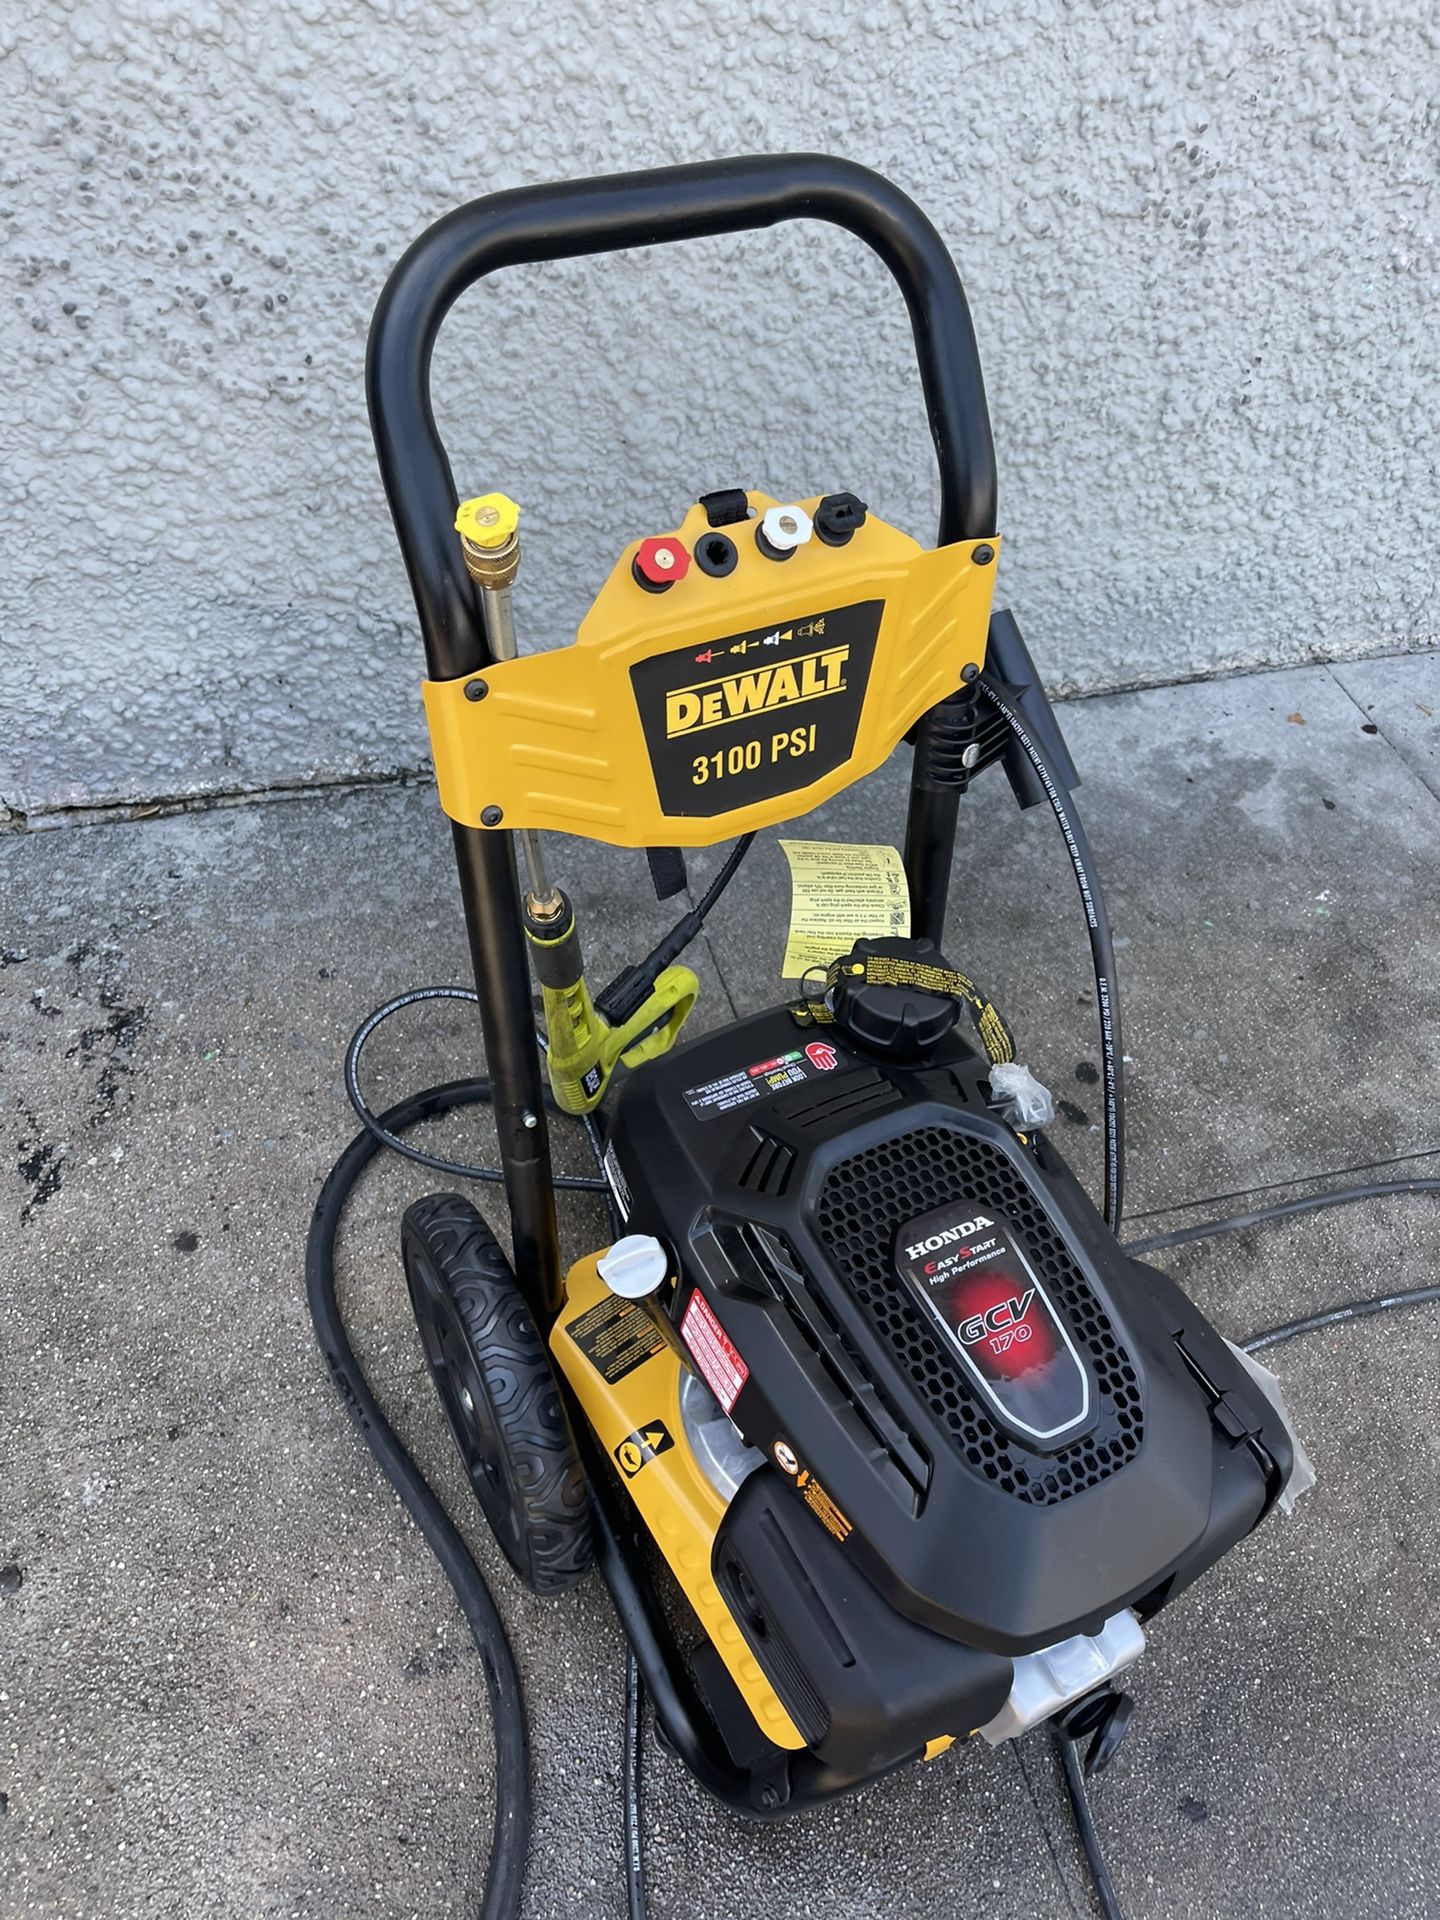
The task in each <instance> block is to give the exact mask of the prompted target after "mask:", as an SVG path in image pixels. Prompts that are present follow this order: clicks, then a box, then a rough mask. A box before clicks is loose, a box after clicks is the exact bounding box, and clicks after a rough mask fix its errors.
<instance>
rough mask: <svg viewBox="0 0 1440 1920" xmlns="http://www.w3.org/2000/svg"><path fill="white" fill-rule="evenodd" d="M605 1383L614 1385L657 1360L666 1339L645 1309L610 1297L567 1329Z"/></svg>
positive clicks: (610, 1295) (609, 1295)
mask: <svg viewBox="0 0 1440 1920" xmlns="http://www.w3.org/2000/svg"><path fill="white" fill-rule="evenodd" d="M565 1331H566V1332H567V1333H568V1334H569V1336H570V1338H571V1339H572V1340H573V1341H574V1342H575V1344H576V1346H577V1347H579V1349H580V1351H581V1352H582V1353H583V1354H584V1356H585V1358H586V1359H587V1360H588V1361H589V1362H590V1364H591V1366H592V1367H594V1369H595V1371H596V1372H597V1373H598V1374H599V1376H600V1378H601V1379H602V1380H608V1381H609V1382H610V1384H611V1385H612V1386H613V1385H614V1384H615V1382H616V1381H617V1380H623V1379H624V1378H625V1376H626V1374H627V1373H633V1372H634V1371H635V1369H636V1367H640V1366H643V1365H644V1364H645V1362H646V1361H647V1360H650V1359H653V1358H654V1356H655V1355H656V1354H657V1353H659V1352H660V1351H661V1349H662V1348H663V1347H664V1345H665V1336H664V1334H662V1333H661V1331H660V1329H659V1328H658V1327H657V1326H656V1325H655V1322H654V1321H653V1320H652V1319H651V1318H650V1316H649V1314H648V1313H646V1311H645V1309H644V1308H643V1307H640V1306H637V1305H636V1304H635V1302H634V1301H633V1300H622V1299H620V1298H619V1296H618V1295H616V1294H613V1293H612V1294H607V1295H606V1297H605V1299H603V1300H597V1301H596V1303H595V1305H594V1306H593V1307H588V1308H587V1309H586V1310H585V1312H584V1313H582V1314H581V1315H580V1316H579V1318H578V1319H575V1320H571V1321H570V1322H569V1323H568V1325H567V1326H566V1328H565Z"/></svg>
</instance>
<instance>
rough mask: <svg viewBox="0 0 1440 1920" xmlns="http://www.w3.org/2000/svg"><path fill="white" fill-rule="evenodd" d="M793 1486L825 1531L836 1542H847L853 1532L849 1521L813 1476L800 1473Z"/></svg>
mask: <svg viewBox="0 0 1440 1920" xmlns="http://www.w3.org/2000/svg"><path fill="white" fill-rule="evenodd" d="M795 1484H796V1486H797V1487H798V1488H799V1489H800V1498H801V1499H802V1500H803V1501H804V1502H805V1504H806V1506H807V1507H809V1509H810V1511H811V1512H812V1513H813V1514H814V1516H815V1518H816V1519H817V1520H818V1521H819V1522H820V1524H821V1526H822V1527H824V1529H825V1531H826V1532H827V1533H831V1534H833V1535H834V1536H835V1538H836V1539H837V1540H841V1541H844V1540H848V1539H849V1537H850V1535H851V1533H852V1532H853V1530H854V1529H853V1528H852V1526H851V1523H850V1521H849V1520H848V1519H847V1518H846V1517H845V1515H844V1514H843V1513H842V1512H841V1511H840V1509H839V1507H837V1506H836V1504H835V1502H834V1501H833V1500H832V1499H831V1498H830V1496H829V1494H828V1493H827V1492H826V1491H825V1489H824V1488H823V1487H822V1486H821V1484H820V1482H819V1481H818V1480H817V1479H816V1478H815V1476H814V1474H813V1473H804V1472H802V1473H801V1474H800V1476H799V1478H798V1479H797V1480H796V1482H795Z"/></svg>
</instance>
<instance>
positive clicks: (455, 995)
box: [345, 987, 609, 1193]
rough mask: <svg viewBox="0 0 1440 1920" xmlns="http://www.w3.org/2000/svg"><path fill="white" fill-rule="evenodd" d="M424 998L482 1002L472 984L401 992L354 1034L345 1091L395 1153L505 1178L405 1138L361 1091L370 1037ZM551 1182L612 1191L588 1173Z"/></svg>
mask: <svg viewBox="0 0 1440 1920" xmlns="http://www.w3.org/2000/svg"><path fill="white" fill-rule="evenodd" d="M422 1000H468V1001H470V1002H471V1003H472V1004H478V1002H479V995H478V994H477V993H476V992H475V991H474V989H473V988H471V987H412V988H411V989H410V991H409V992H408V993H397V994H396V995H395V997H394V998H393V999H392V1000H387V1001H386V1002H385V1004H384V1005H383V1006H381V1007H376V1009H375V1011H374V1012H373V1013H371V1014H367V1015H366V1017H365V1019H363V1020H362V1021H361V1022H360V1025H359V1026H358V1027H357V1028H356V1029H355V1031H354V1033H353V1034H352V1035H351V1037H350V1044H349V1046H348V1047H347V1048H346V1049H345V1092H346V1093H347V1095H348V1096H349V1099H350V1104H351V1106H352V1107H353V1108H354V1109H355V1111H356V1113H357V1114H358V1115H359V1117H360V1121H361V1124H362V1125H363V1126H364V1128H365V1131H366V1132H367V1133H368V1134H370V1135H371V1136H372V1137H373V1139H374V1140H375V1141H376V1142H377V1143H378V1144H379V1145H380V1146H383V1147H389V1149H390V1150H391V1152H392V1153H399V1154H403V1155H404V1157H405V1158H406V1159H407V1160H413V1161H414V1162H415V1163H416V1165H417V1166H421V1167H431V1168H433V1169H434V1171H435V1172H436V1173H448V1174H450V1175H452V1176H453V1177H454V1178H456V1179H459V1180H490V1181H500V1180H503V1179H504V1178H505V1176H504V1174H503V1173H502V1172H501V1171H500V1169H499V1167H486V1166H481V1165H480V1164H479V1163H478V1162H472V1161H469V1160H447V1159H446V1158H445V1157H444V1155H443V1154H438V1153H429V1152H427V1151H426V1149H425V1148H424V1147H416V1146H412V1145H411V1143H410V1142H409V1141H408V1140H402V1139H401V1138H400V1137H399V1135H398V1134H397V1133H396V1131H395V1129H394V1128H393V1127H387V1126H386V1125H385V1122H384V1120H383V1119H382V1118H381V1117H380V1116H379V1115H377V1114H376V1113H375V1112H374V1110H373V1109H372V1108H371V1106H370V1104H369V1102H368V1101H367V1100H366V1098H365V1095H364V1094H363V1093H362V1092H361V1091H360V1056H361V1054H362V1053H363V1052H364V1051H365V1043H366V1041H368V1040H369V1038H370V1036H371V1034H373V1033H374V1031H375V1029H376V1028H377V1027H378V1026H380V1025H381V1024H382V1023H383V1022H384V1021H386V1020H388V1019H389V1018H390V1016H391V1014H392V1013H399V1012H400V1011H401V1010H402V1008H404V1007H413V1006H416V1005H418V1004H419V1002H421V1001H422ZM546 1105H547V1106H548V1107H550V1108H551V1109H552V1111H558V1109H557V1108H556V1107H555V1103H554V1102H553V1100H549V1099H547V1101H546ZM551 1184H552V1185H553V1186H555V1187H557V1188H560V1189H562V1190H563V1191H565V1192H568V1193H607V1192H608V1191H609V1188H608V1187H607V1186H606V1184H605V1182H604V1181H603V1180H599V1179H593V1178H592V1177H591V1176H590V1175H588V1174H584V1173H552V1175H551Z"/></svg>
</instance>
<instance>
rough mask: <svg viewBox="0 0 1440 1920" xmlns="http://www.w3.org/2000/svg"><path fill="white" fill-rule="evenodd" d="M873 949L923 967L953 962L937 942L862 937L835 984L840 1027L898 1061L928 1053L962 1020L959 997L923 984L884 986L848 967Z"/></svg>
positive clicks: (861, 1044)
mask: <svg viewBox="0 0 1440 1920" xmlns="http://www.w3.org/2000/svg"><path fill="white" fill-rule="evenodd" d="M872 953H873V954H886V955H888V956H890V957H891V958H893V959H896V960H914V961H916V962H918V963H919V964H920V965H922V966H931V967H944V966H947V965H948V962H947V961H946V960H945V958H944V956H943V955H942V954H941V953H940V951H939V949H938V948H937V947H936V945H935V942H934V941H933V940H858V941H857V942H856V943H855V946H854V948H853V950H852V951H851V952H850V953H849V954H848V955H847V956H846V959H845V961H844V962H843V963H842V966H841V970H840V977H839V978H838V980H837V981H836V983H835V988H834V1014H835V1024H836V1026H837V1027H838V1028H839V1029H840V1031H841V1032H842V1033H844V1034H846V1035H848V1037H849V1038H850V1039H851V1040H854V1041H856V1042H857V1043H858V1044H859V1045H860V1046H862V1047H868V1048H869V1049H870V1050H871V1051H872V1052H874V1053H887V1054H890V1055H891V1056H892V1057H893V1058H895V1059H897V1060H913V1059H915V1058H917V1056H919V1055H920V1054H923V1053H928V1052H929V1051H930V1049H931V1048H932V1047H934V1046H937V1045H938V1044H939V1042H940V1041H941V1040H943V1039H944V1038H945V1036H946V1034H947V1033H949V1031H950V1029H951V1028H952V1027H953V1026H954V1024H955V1022H956V1021H957V1020H958V1019H959V1017H960V1003H959V1001H958V1000H956V999H955V998H954V997H953V996H952V995H951V994H948V993H928V992H926V990H925V989H924V988H923V987H892V986H881V985H879V984H878V983H877V982H875V981H873V980H867V979H866V978H865V976H864V974H863V973H855V974H851V973H849V972H848V971H847V969H848V968H849V967H852V966H860V965H861V964H862V963H863V962H864V960H865V957H866V955H867V954H872Z"/></svg>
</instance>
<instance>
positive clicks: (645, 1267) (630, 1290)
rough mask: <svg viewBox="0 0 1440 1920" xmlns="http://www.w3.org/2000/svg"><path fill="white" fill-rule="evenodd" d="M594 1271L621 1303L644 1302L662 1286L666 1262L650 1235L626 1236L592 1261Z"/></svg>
mask: <svg viewBox="0 0 1440 1920" xmlns="http://www.w3.org/2000/svg"><path fill="white" fill-rule="evenodd" d="M595 1267H596V1271H597V1272H598V1273H599V1275H600V1278H601V1279H602V1280H603V1281H604V1282H605V1284H606V1286H607V1287H609V1289H610V1291H611V1292H612V1293H618V1294H619V1296H620V1298H621V1299H622V1300H648V1299H649V1298H650V1296H651V1294H652V1293H656V1292H658V1291H659V1289H660V1288H661V1287H662V1286H664V1284H665V1278H666V1275H667V1274H668V1273H669V1271H670V1261H669V1257H668V1256H667V1254H666V1252H665V1249H664V1247H662V1246H661V1244H660V1242H659V1241H658V1240H657V1239H656V1238H655V1236H654V1234H653V1233H627V1234H626V1235H625V1236H624V1238H623V1239H620V1240H617V1241H616V1242H615V1244H614V1246H613V1247H607V1248H606V1250H605V1252H604V1253H602V1254H601V1256H600V1258H599V1259H598V1260H597V1261H596V1262H595Z"/></svg>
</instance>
